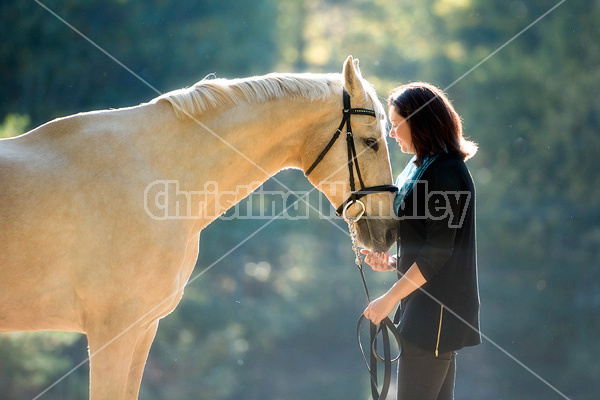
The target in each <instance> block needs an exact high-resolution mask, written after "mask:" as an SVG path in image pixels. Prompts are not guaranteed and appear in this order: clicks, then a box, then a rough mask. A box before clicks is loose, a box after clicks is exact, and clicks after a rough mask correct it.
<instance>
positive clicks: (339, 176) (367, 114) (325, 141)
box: [303, 56, 397, 251]
mask: <svg viewBox="0 0 600 400" xmlns="http://www.w3.org/2000/svg"><path fill="white" fill-rule="evenodd" d="M343 79H344V93H343V94H342V93H340V94H339V95H338V96H339V97H338V98H337V100H336V101H334V102H333V103H332V104H334V106H333V107H334V109H333V111H332V114H331V115H330V117H331V118H332V119H335V120H337V123H339V127H338V131H336V128H335V127H333V129H332V125H331V122H328V123H327V124H326V125H327V126H326V127H325V126H323V129H324V130H326V131H323V130H321V129H319V130H318V131H317V132H316V133H315V135H314V136H312V137H311V138H310V140H309V142H308V143H307V144H306V145H305V148H304V151H303V164H304V165H303V167H304V171H305V173H306V175H307V176H308V178H309V180H310V181H311V183H312V184H313V185H315V186H316V187H317V188H318V189H319V190H320V191H321V192H323V193H324V194H325V195H326V196H327V198H328V199H329V201H330V202H331V203H332V204H333V205H334V206H335V207H336V208H337V211H338V214H342V215H344V216H345V217H348V218H347V219H350V220H352V221H353V222H351V223H352V224H354V227H355V229H356V230H357V232H358V240H359V244H361V245H362V246H365V247H368V248H370V249H373V250H376V251H387V250H388V249H389V248H390V246H391V245H392V244H393V243H394V241H395V240H396V229H397V219H396V218H395V214H394V211H393V207H392V206H393V201H394V193H395V192H393V191H392V189H394V187H393V186H392V171H391V167H390V159H389V155H388V149H387V144H386V140H385V135H386V134H385V114H384V109H383V106H382V105H381V102H380V101H379V99H378V98H377V94H376V92H375V90H374V89H373V87H372V86H371V85H370V84H369V83H368V82H366V81H365V80H364V79H363V78H362V75H361V73H360V69H359V67H358V60H353V59H352V57H351V56H350V57H348V59H347V60H346V62H345V63H344V69H343ZM342 99H343V101H342ZM328 119H329V117H328ZM340 121H341V122H340ZM350 127H351V132H352V133H351V134H348V130H349V128H350Z"/></svg>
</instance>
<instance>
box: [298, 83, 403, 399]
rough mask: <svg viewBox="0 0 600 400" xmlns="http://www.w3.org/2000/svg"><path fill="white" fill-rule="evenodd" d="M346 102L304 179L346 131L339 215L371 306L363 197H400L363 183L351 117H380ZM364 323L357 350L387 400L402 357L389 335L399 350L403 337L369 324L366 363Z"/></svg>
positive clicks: (389, 327) (388, 325)
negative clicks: (345, 184) (363, 252)
mask: <svg viewBox="0 0 600 400" xmlns="http://www.w3.org/2000/svg"><path fill="white" fill-rule="evenodd" d="M342 97H343V101H344V109H343V115H342V121H341V122H340V126H339V127H338V128H337V130H336V131H335V133H334V134H333V137H332V138H331V140H330V141H329V143H327V145H326V146H325V148H324V149H323V151H321V153H320V154H319V155H318V156H317V159H316V160H315V161H314V162H313V163H312V165H311V166H310V167H309V168H308V169H307V170H306V172H305V175H306V176H308V175H309V174H310V173H311V172H312V171H313V170H314V169H315V168H316V167H317V165H319V163H320V162H321V161H322V160H323V158H325V156H326V155H327V153H328V152H329V150H331V148H332V147H333V144H334V143H335V142H336V140H337V139H338V138H339V137H340V134H341V133H342V130H343V129H344V127H346V146H347V148H348V174H349V181H350V196H349V197H348V199H346V201H344V202H343V203H342V204H341V205H340V206H339V207H338V208H337V209H336V211H335V212H336V214H337V215H338V216H342V217H343V218H344V220H345V221H346V222H347V223H348V229H349V231H350V238H351V239H352V250H353V251H354V254H355V256H356V259H355V263H356V266H357V267H358V270H359V272H360V276H361V279H362V283H363V287H364V289H365V295H366V297H367V301H368V302H369V303H370V302H371V296H370V295H369V289H368V287H367V281H366V280H365V274H364V272H363V265H362V258H361V256H360V249H359V246H358V232H357V231H356V227H355V225H356V223H357V222H358V221H359V220H360V219H361V218H362V217H363V215H365V213H366V206H365V204H364V203H363V202H362V201H361V200H360V199H361V198H362V197H364V196H367V195H369V194H373V193H382V192H390V193H397V192H398V187H396V186H395V185H378V186H370V187H365V183H364V182H363V179H362V176H361V173H360V168H359V166H358V160H357V157H358V154H357V153H356V147H355V145H354V136H353V135H352V127H351V125H350V117H351V116H352V114H354V115H357V114H358V115H368V116H371V117H377V114H376V113H375V111H374V110H370V109H367V108H352V107H351V105H350V95H349V94H348V92H347V91H346V89H344V90H343V93H342ZM355 169H356V177H357V178H358V182H359V183H360V190H356V185H355V182H354V180H355V178H354V170H355ZM355 203H357V204H359V205H360V206H361V210H360V212H359V213H358V215H357V216H355V217H351V216H349V215H348V212H347V211H348V208H349V207H350V206H351V205H353V204H355ZM364 319H365V316H364V315H361V316H360V318H359V319H358V323H357V326H356V336H357V340H358V346H359V348H360V352H361V354H362V357H363V360H364V361H365V365H366V366H367V369H368V370H369V374H370V376H371V394H372V396H373V400H380V399H381V400H384V399H385V398H386V397H387V394H388V391H389V387H390V383H391V377H392V363H393V362H395V361H397V360H398V358H399V357H400V355H399V354H398V356H397V357H396V358H394V359H392V356H391V351H390V335H389V332H392V335H393V336H394V338H395V339H396V342H397V343H398V347H400V336H399V334H398V331H397V330H396V327H395V326H394V324H393V323H392V321H391V320H390V319H389V318H388V317H386V318H385V319H384V320H383V321H381V323H380V325H379V326H377V325H375V324H373V323H372V322H370V326H369V336H370V339H369V343H370V345H369V353H370V355H369V361H368V362H367V357H366V355H365V351H364V349H363V346H362V343H361V341H360V327H361V324H362V322H363V320H364ZM379 334H381V338H382V342H383V357H382V356H381V355H380V354H379V353H378V352H377V338H378V336H379ZM377 362H382V363H383V364H384V373H383V383H382V387H381V392H379V391H378V384H377Z"/></svg>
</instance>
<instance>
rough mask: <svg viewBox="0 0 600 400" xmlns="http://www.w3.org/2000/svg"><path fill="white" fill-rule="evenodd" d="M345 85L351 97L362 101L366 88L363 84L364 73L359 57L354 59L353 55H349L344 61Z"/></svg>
mask: <svg viewBox="0 0 600 400" xmlns="http://www.w3.org/2000/svg"><path fill="white" fill-rule="evenodd" d="M343 75H344V87H345V88H346V90H347V91H348V93H349V94H350V97H352V98H354V99H360V100H361V101H362V100H364V98H365V90H364V88H363V85H362V75H361V73H360V69H359V68H358V59H356V60H354V59H352V56H348V58H347V59H346V62H345V63H344V72H343Z"/></svg>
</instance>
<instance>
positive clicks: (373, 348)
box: [344, 213, 401, 400]
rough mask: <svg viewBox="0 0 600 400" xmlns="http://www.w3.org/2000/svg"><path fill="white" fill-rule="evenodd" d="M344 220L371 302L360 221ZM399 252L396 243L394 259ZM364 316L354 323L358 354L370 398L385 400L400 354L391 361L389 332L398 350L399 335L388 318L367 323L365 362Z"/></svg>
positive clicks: (368, 299) (366, 294)
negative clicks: (357, 225) (379, 368)
mask: <svg viewBox="0 0 600 400" xmlns="http://www.w3.org/2000/svg"><path fill="white" fill-rule="evenodd" d="M344 214H345V215H344V219H345V220H346V222H347V223H348V229H349V230H350V238H351V239H352V250H353V251H354V255H355V257H356V258H355V260H354V262H355V264H356V267H357V268H358V271H359V272H360V278H361V280H362V284H363V288H364V290H365V296H366V297H367V303H370V302H371V296H370V294H369V288H368V287H367V281H366V279H365V273H364V271H363V264H362V257H361V256H360V249H359V246H358V237H357V232H356V229H355V228H354V223H355V222H356V221H357V220H358V219H360V216H362V215H360V216H359V217H355V218H351V217H348V216H347V215H346V213H344ZM398 250H399V242H396V257H398V256H397V254H398ZM396 263H398V258H396ZM365 318H366V317H365V316H364V314H361V316H360V318H359V319H358V322H357V323H356V340H357V341H358V347H359V349H360V353H361V355H362V358H363V361H364V362H365V365H366V367H367V370H368V371H369V375H370V377H371V396H372V397H373V400H385V399H386V398H387V395H388V392H389V388H390V384H391V382H392V364H393V363H394V362H396V361H398V359H399V358H400V353H398V355H397V356H396V357H395V358H393V359H392V355H391V346H390V332H391V333H392V335H393V336H394V339H395V340H396V344H397V345H398V349H401V343H400V334H399V333H398V330H397V329H396V326H395V325H394V323H393V322H392V321H391V320H390V318H389V317H385V319H383V320H382V321H381V322H380V324H379V326H378V325H375V324H374V323H373V322H371V321H369V361H367V356H366V355H365V350H364V348H363V345H362V342H361V340H360V327H361V325H362V323H363V322H364V320H365ZM379 334H381V340H382V343H383V356H381V355H380V354H379V353H378V351H377V339H378V337H379ZM378 362H381V363H383V365H384V368H383V383H382V385H381V392H380V391H379V386H378V383H377V380H378V377H377V363H378Z"/></svg>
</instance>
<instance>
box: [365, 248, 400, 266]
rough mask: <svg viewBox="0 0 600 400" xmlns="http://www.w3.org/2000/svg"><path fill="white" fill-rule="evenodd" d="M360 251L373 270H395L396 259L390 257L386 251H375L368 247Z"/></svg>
mask: <svg viewBox="0 0 600 400" xmlns="http://www.w3.org/2000/svg"><path fill="white" fill-rule="evenodd" d="M360 252H361V253H362V254H364V255H365V262H366V263H367V264H369V265H370V266H371V268H372V269H373V271H395V270H396V259H395V258H394V257H390V255H389V254H388V253H386V252H380V253H376V252H373V251H371V250H368V249H362V250H361V251H360Z"/></svg>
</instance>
